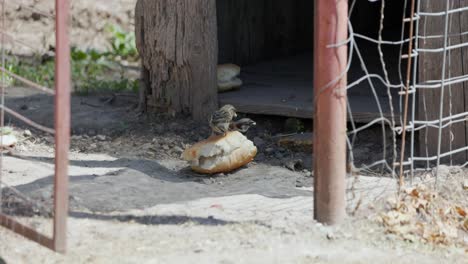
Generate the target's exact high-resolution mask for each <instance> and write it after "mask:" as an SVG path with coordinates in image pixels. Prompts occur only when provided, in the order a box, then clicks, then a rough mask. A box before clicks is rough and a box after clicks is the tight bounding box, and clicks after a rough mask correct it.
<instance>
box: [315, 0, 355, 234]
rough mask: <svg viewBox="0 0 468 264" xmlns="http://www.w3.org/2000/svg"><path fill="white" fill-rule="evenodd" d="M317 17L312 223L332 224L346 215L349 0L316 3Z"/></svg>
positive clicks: (325, 0)
mask: <svg viewBox="0 0 468 264" xmlns="http://www.w3.org/2000/svg"><path fill="white" fill-rule="evenodd" d="M314 17H315V21H314V27H315V30H314V32H315V33H314V34H315V37H314V96H315V100H314V104H315V105H314V108H315V111H314V115H315V118H314V218H315V219H316V220H317V221H319V222H321V223H325V224H331V225H333V224H339V223H340V222H341V221H342V220H343V219H344V217H345V215H346V201H345V199H346V197H345V192H346V182H345V181H346V113H347V108H346V103H347V100H346V85H347V78H346V65H347V50H348V49H347V44H346V39H347V37H348V24H347V23H348V1H347V0H333V1H330V0H316V1H315V16H314ZM338 43H341V45H335V46H333V47H330V45H333V44H338Z"/></svg>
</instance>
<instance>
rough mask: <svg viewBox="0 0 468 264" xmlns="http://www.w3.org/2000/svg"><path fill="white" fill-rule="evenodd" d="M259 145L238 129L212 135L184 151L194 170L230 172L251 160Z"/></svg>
mask: <svg viewBox="0 0 468 264" xmlns="http://www.w3.org/2000/svg"><path fill="white" fill-rule="evenodd" d="M255 155H257V147H255V146H254V144H253V142H252V141H250V140H248V139H247V138H246V137H245V136H244V135H242V133H240V132H238V131H231V132H228V133H227V135H226V136H212V137H210V138H208V139H206V140H203V141H201V142H198V143H197V144H195V145H193V146H192V147H190V148H188V149H186V150H185V151H184V153H182V158H183V159H184V160H186V161H188V162H189V163H190V165H191V167H192V170H194V171H196V172H198V173H204V174H216V173H228V172H230V171H233V170H235V169H238V168H240V167H242V166H245V165H246V164H248V163H249V162H251V161H252V160H253V159H254V157H255Z"/></svg>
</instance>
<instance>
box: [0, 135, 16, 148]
mask: <svg viewBox="0 0 468 264" xmlns="http://www.w3.org/2000/svg"><path fill="white" fill-rule="evenodd" d="M1 137H2V138H1V140H0V143H1V145H0V148H11V147H14V146H15V145H16V143H18V140H17V139H16V137H15V136H13V135H3V136H1Z"/></svg>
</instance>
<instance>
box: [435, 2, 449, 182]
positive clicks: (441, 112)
mask: <svg viewBox="0 0 468 264" xmlns="http://www.w3.org/2000/svg"><path fill="white" fill-rule="evenodd" d="M449 10H450V2H449V1H447V3H446V4H445V14H446V15H445V23H444V35H445V38H444V53H443V54H442V73H441V79H442V81H441V87H440V102H439V103H440V105H439V119H440V123H439V131H438V138H437V167H436V172H435V188H437V182H438V179H439V177H438V175H439V167H440V159H441V158H442V157H443V156H442V155H441V153H440V151H441V148H442V122H443V121H442V119H443V116H444V93H445V81H446V80H445V79H446V77H445V69H446V67H447V47H448V45H449V44H448V37H447V34H448V32H449V15H448V12H449Z"/></svg>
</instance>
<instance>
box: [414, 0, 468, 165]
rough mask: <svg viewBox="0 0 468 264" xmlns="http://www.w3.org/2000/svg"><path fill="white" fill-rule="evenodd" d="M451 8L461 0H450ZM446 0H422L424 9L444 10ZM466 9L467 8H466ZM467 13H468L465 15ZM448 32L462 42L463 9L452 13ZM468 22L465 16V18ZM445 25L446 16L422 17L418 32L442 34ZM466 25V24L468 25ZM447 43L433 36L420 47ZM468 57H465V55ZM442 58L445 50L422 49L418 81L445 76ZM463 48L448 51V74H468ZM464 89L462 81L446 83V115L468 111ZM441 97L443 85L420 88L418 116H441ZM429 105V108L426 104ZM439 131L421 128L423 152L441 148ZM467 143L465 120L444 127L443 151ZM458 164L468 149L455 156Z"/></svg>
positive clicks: (452, 41) (454, 41)
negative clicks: (464, 69)
mask: <svg viewBox="0 0 468 264" xmlns="http://www.w3.org/2000/svg"><path fill="white" fill-rule="evenodd" d="M451 2H452V3H451V9H453V8H457V7H460V2H459V1H451ZM445 5H446V2H445V1H440V0H427V1H422V2H421V11H424V12H441V11H444V10H445ZM465 13H466V12H465ZM464 16H465V15H464ZM449 21H450V25H449V29H450V31H449V34H454V35H455V37H450V38H449V42H448V44H449V45H455V44H459V43H460V42H461V37H460V36H457V34H459V33H460V30H461V28H460V27H461V26H460V13H455V14H453V15H451V17H450V20H449ZM465 22H466V18H465ZM444 26H445V17H444V16H441V17H423V18H422V20H421V21H420V28H419V32H420V34H421V35H426V36H428V35H443V34H444ZM465 27H466V26H465ZM465 40H466V39H465ZM443 46H444V39H443V38H432V39H428V40H420V42H419V48H425V49H431V48H442V47H443ZM465 60H466V59H465ZM442 61H443V53H442V52H440V53H427V52H420V56H419V83H424V82H426V81H429V80H441V79H442V75H443V74H442V64H443V63H442ZM462 65H463V59H462V50H461V49H454V50H451V51H450V53H447V59H446V71H445V77H446V78H450V77H456V76H462V75H463V74H467V72H466V71H465V72H464V73H463V66H462ZM465 96H466V95H465V89H464V86H463V84H462V83H460V84H455V85H451V86H445V89H444V96H443V104H444V108H443V117H448V116H449V115H450V113H451V114H452V115H453V114H458V113H463V112H465V111H466V108H465V98H466V97H465ZM440 99H441V89H426V90H420V91H419V94H418V110H419V111H418V120H439V119H440ZM424 106H426V108H425V107H424ZM438 138H439V132H438V129H437V128H428V129H425V130H422V132H421V133H420V135H419V141H420V144H419V145H420V148H419V150H420V153H419V154H420V155H421V156H429V157H431V156H436V155H437V151H438V144H437V143H438ZM466 145H467V132H466V124H465V123H458V124H454V125H452V126H451V127H450V128H445V129H443V130H442V142H441V153H446V152H449V151H450V150H455V149H459V148H463V147H465V146H466ZM452 160H453V161H454V163H456V164H461V163H465V162H466V160H467V154H466V152H461V153H458V154H455V155H453V156H452ZM449 161H450V158H446V159H443V160H442V162H444V163H446V162H449Z"/></svg>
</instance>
